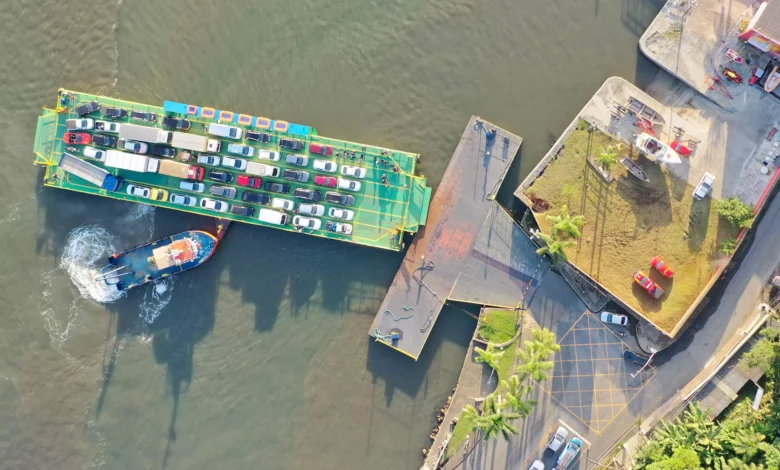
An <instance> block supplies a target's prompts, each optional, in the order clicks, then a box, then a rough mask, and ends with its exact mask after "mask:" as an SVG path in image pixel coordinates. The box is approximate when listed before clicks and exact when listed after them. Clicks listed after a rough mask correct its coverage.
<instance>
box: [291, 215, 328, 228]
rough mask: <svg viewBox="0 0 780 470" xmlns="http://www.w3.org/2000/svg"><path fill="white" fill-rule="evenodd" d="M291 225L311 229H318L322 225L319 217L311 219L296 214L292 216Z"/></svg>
mask: <svg viewBox="0 0 780 470" xmlns="http://www.w3.org/2000/svg"><path fill="white" fill-rule="evenodd" d="M293 225H295V226H296V227H302V228H308V229H311V230H319V229H320V227H322V221H321V220H320V219H313V218H309V217H301V216H300V215H296V216H295V217H293Z"/></svg>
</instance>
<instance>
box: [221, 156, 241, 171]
mask: <svg viewBox="0 0 780 470" xmlns="http://www.w3.org/2000/svg"><path fill="white" fill-rule="evenodd" d="M246 164H247V161H246V160H244V159H243V158H233V157H222V166H224V167H225V168H230V169H233V170H239V171H244V170H246Z"/></svg>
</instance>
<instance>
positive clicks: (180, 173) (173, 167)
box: [157, 160, 206, 181]
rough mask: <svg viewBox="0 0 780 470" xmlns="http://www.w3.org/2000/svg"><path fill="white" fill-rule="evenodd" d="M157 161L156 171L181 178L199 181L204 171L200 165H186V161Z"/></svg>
mask: <svg viewBox="0 0 780 470" xmlns="http://www.w3.org/2000/svg"><path fill="white" fill-rule="evenodd" d="M157 162H158V164H159V169H158V170H157V173H159V174H161V175H166V176H173V177H175V178H181V179H183V180H197V181H201V180H203V175H204V174H205V172H206V171H205V170H204V169H203V167H202V166H195V165H187V164H186V163H179V162H174V161H172V160H157Z"/></svg>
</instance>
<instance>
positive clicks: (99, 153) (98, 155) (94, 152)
mask: <svg viewBox="0 0 780 470" xmlns="http://www.w3.org/2000/svg"><path fill="white" fill-rule="evenodd" d="M84 156H85V157H88V158H94V159H95V160H99V161H101V162H104V161H106V151H105V150H100V149H96V148H95V147H84Z"/></svg>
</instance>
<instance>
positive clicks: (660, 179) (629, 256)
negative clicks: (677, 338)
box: [525, 121, 738, 332]
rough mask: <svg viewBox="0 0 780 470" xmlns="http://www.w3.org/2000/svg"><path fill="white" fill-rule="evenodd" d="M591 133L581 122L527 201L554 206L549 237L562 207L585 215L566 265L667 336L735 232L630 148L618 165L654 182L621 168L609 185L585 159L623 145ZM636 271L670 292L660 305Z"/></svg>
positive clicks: (673, 178) (544, 222)
mask: <svg viewBox="0 0 780 470" xmlns="http://www.w3.org/2000/svg"><path fill="white" fill-rule="evenodd" d="M587 129H588V124H587V123H586V122H585V121H580V123H579V124H578V126H577V129H576V130H575V131H574V132H572V134H571V135H570V136H569V138H568V139H567V140H566V142H565V146H564V150H563V152H562V153H561V155H560V156H558V157H557V159H555V160H553V161H552V162H551V163H550V165H549V166H548V167H547V168H546V169H545V171H544V173H543V174H542V176H540V177H539V178H538V179H537V180H536V181H535V182H534V183H533V185H532V186H531V187H530V188H528V189H527V190H526V191H525V195H526V196H527V197H528V198H529V199H531V200H533V201H538V200H540V199H541V200H543V201H544V202H546V203H547V204H549V209H547V210H546V211H545V212H543V213H536V217H537V220H538V221H539V224H540V226H541V229H542V230H543V231H544V232H546V233H549V224H548V222H547V220H546V218H545V216H546V215H557V214H559V213H560V208H561V206H563V205H564V204H566V205H568V206H569V210H570V212H571V214H572V215H584V216H585V225H584V227H583V229H582V238H581V239H580V240H579V241H578V242H577V243H576V244H575V245H573V246H571V247H569V248H568V249H567V250H566V254H567V256H568V258H569V261H571V262H572V263H574V264H575V265H576V266H577V267H578V268H580V269H581V270H583V271H584V272H586V273H588V274H589V275H590V276H591V277H593V278H594V279H596V280H598V281H599V283H601V284H602V285H603V286H604V287H606V288H607V289H608V290H610V291H611V292H612V293H613V294H615V295H616V296H617V297H619V298H620V299H622V300H623V301H624V302H625V303H627V304H628V305H630V306H631V307H633V308H634V309H636V310H637V311H638V312H640V313H641V314H642V315H644V316H645V317H647V318H648V319H649V320H651V321H652V322H654V323H655V324H656V325H658V326H659V327H661V328H662V329H664V330H666V331H667V332H669V331H671V330H672V329H673V328H674V327H675V325H676V324H677V322H678V321H679V320H680V318H681V317H682V315H683V314H684V313H685V311H686V310H687V309H688V308H689V307H690V305H691V304H692V303H693V301H694V300H695V298H696V297H697V296H698V294H699V293H700V292H701V290H702V289H703V287H704V286H705V284H706V283H707V281H709V279H710V277H711V276H712V274H713V273H714V271H715V269H716V267H717V265H718V262H719V261H720V260H722V259H723V258H725V256H724V255H723V254H722V253H720V251H719V250H718V247H719V246H720V243H721V242H722V241H723V240H726V239H728V238H731V237H736V235H737V233H738V231H737V230H736V229H734V228H733V227H731V225H729V223H728V222H727V221H726V220H725V219H722V218H720V217H719V216H718V215H717V214H716V213H715V210H714V208H713V204H712V202H713V201H712V198H710V197H707V198H705V199H704V200H701V201H696V200H694V199H693V196H692V195H691V193H692V192H693V189H694V188H693V187H692V186H690V185H689V184H688V183H687V182H686V181H683V180H682V179H680V178H677V177H676V176H674V175H672V174H671V173H669V172H668V171H666V170H664V169H663V168H662V167H661V166H659V165H656V164H655V163H653V162H651V161H650V160H648V159H646V158H645V157H643V156H641V155H639V154H638V152H637V151H636V149H633V148H632V146H631V145H629V144H627V143H625V142H624V143H623V150H622V151H621V152H620V154H619V157H620V156H623V155H629V156H630V158H631V159H633V160H634V161H635V162H636V163H638V164H639V165H640V166H641V167H642V169H643V170H644V171H645V172H646V173H647V175H648V176H649V177H650V182H649V183H644V182H642V181H640V180H639V179H637V178H635V177H634V176H632V175H631V174H630V173H629V172H628V170H627V169H626V168H625V167H624V166H623V165H622V164H620V163H617V164H616V165H615V166H613V168H612V170H611V174H612V176H613V177H614V180H613V181H612V182H611V183H607V182H606V181H605V180H604V179H603V178H602V177H601V176H600V175H599V174H598V172H597V171H595V170H594V169H593V167H591V166H590V164H589V163H588V162H587V156H588V155H595V154H597V153H598V151H599V149H600V148H601V147H605V148H606V147H607V146H608V145H610V144H614V143H618V141H617V140H615V139H613V138H612V137H611V136H609V135H608V134H606V133H604V132H601V131H598V130H597V131H595V132H593V133H588V132H587ZM564 187H566V188H567V190H568V191H563V188H564ZM567 192H568V194H567ZM537 207H538V206H537ZM656 255H658V256H661V258H662V259H663V260H664V261H665V262H666V263H667V264H669V265H670V266H671V267H672V269H674V270H675V273H676V274H675V276H674V278H673V279H665V278H664V277H662V276H661V275H660V274H659V273H658V272H657V271H655V270H654V269H652V267H651V266H650V259H651V258H652V257H653V256H656ZM637 270H641V271H642V272H644V273H645V274H647V275H649V276H650V278H651V279H653V281H655V282H656V283H657V284H659V285H660V286H661V287H662V288H663V289H664V290H665V291H666V293H665V294H664V296H663V297H661V299H659V300H655V299H654V298H652V297H651V296H650V295H649V294H647V293H646V292H645V291H644V290H642V288H641V287H639V285H638V284H636V283H635V282H634V281H633V274H634V272H635V271H637Z"/></svg>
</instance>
